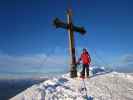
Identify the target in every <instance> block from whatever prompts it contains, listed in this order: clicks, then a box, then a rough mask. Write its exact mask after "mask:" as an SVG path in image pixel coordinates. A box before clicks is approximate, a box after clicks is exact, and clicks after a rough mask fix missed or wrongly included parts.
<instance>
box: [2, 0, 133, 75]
mask: <svg viewBox="0 0 133 100" xmlns="http://www.w3.org/2000/svg"><path fill="white" fill-rule="evenodd" d="M132 5H133V1H132V0H1V1H0V72H1V73H6V72H43V71H44V72H46V71H47V70H50V71H52V70H51V69H54V70H55V69H63V68H65V69H63V70H66V69H69V68H68V58H69V53H68V47H69V45H68V33H67V30H64V29H56V28H55V27H54V26H53V19H54V18H55V17H58V18H60V19H61V20H62V21H64V22H66V21H67V18H66V10H67V8H68V6H69V7H71V8H72V11H73V23H74V25H77V26H83V27H84V28H85V29H86V31H87V33H86V34H85V35H84V36H82V35H80V34H79V33H76V32H75V33H74V35H75V47H76V56H77V58H78V57H79V56H80V53H81V51H82V48H87V49H88V51H89V53H90V55H91V58H92V63H94V64H97V65H98V64H100V65H102V64H103V65H109V66H111V67H113V68H115V69H119V70H122V69H123V70H125V69H128V71H132V72H133V68H132V67H133V45H132V43H133V28H132V26H133V6H132ZM64 66H65V67H64ZM66 66H67V67H66ZM47 68H48V69H47ZM46 69H47V70H46Z"/></svg>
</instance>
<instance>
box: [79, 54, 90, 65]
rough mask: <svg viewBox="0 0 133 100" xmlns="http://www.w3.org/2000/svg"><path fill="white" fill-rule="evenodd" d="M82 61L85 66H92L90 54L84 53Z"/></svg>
mask: <svg viewBox="0 0 133 100" xmlns="http://www.w3.org/2000/svg"><path fill="white" fill-rule="evenodd" d="M80 60H82V63H83V64H90V62H91V58H90V55H89V53H88V52H85V53H82V54H81V57H80Z"/></svg>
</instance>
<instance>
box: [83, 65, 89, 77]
mask: <svg viewBox="0 0 133 100" xmlns="http://www.w3.org/2000/svg"><path fill="white" fill-rule="evenodd" d="M85 70H86V74H87V75H86V76H87V77H89V64H83V68H82V72H81V75H82V76H85Z"/></svg>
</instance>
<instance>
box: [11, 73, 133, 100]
mask: <svg viewBox="0 0 133 100" xmlns="http://www.w3.org/2000/svg"><path fill="white" fill-rule="evenodd" d="M85 84H86V88H87V94H88V97H89V96H91V97H92V99H88V100H133V76H132V75H129V74H125V73H117V72H110V73H102V74H99V75H96V76H92V77H91V78H90V79H85ZM82 86H83V80H82V79H79V78H75V79H72V78H70V77H69V74H65V75H62V76H61V77H55V78H53V79H49V80H47V81H44V82H42V83H40V84H35V85H33V86H31V87H30V88H28V89H26V90H25V91H23V92H21V93H20V94H18V95H16V96H15V97H13V98H11V100H85V98H84V97H83V94H82V92H81V91H80V90H81V87H82Z"/></svg>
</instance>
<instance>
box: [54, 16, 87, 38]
mask: <svg viewBox="0 0 133 100" xmlns="http://www.w3.org/2000/svg"><path fill="white" fill-rule="evenodd" d="M53 24H54V26H55V27H56V28H64V29H69V25H68V24H67V23H64V22H62V21H60V20H59V19H58V18H56V19H55V20H54V21H53ZM72 30H73V31H75V32H79V33H80V34H82V35H84V34H85V33H86V30H85V29H84V28H83V27H77V26H74V25H72Z"/></svg>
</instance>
